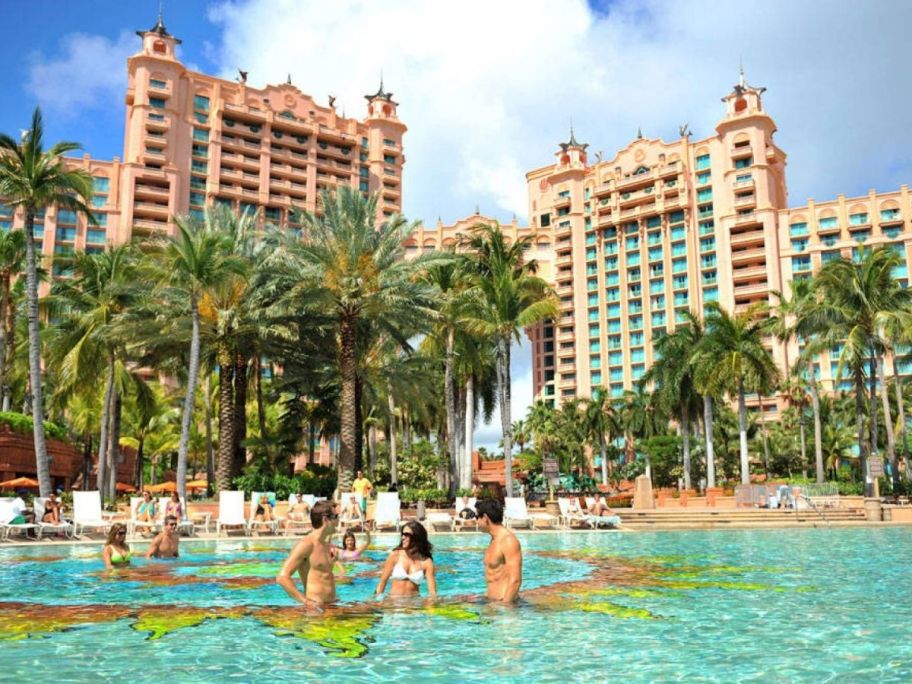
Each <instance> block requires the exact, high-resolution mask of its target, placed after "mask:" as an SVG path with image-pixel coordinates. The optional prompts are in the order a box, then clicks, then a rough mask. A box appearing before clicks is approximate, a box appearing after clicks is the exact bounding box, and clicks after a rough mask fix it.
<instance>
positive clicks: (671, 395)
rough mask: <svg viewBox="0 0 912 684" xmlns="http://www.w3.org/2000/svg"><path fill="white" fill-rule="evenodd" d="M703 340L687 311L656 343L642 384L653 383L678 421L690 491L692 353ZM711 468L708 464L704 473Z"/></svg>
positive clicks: (694, 404) (694, 409) (694, 400)
mask: <svg viewBox="0 0 912 684" xmlns="http://www.w3.org/2000/svg"><path fill="white" fill-rule="evenodd" d="M702 339H703V326H702V325H701V323H700V319H699V318H697V317H696V316H695V315H694V314H693V313H692V312H690V311H688V312H687V314H686V318H685V321H684V323H683V325H679V326H678V327H677V328H676V329H675V331H674V332H673V333H671V334H669V335H663V336H662V337H660V338H659V339H658V340H657V341H656V344H655V353H656V356H657V359H656V361H655V363H653V364H652V366H651V367H650V368H649V370H648V371H647V372H646V373H645V374H644V375H643V377H642V378H641V380H640V382H641V383H643V384H647V383H650V382H652V383H655V385H656V394H657V396H658V398H659V401H660V402H662V405H663V408H664V410H665V411H666V412H668V413H675V414H677V417H678V418H680V421H681V433H682V436H683V440H684V488H685V489H690V486H691V485H690V425H691V416H692V415H694V414H696V413H698V412H699V406H700V402H701V397H700V395H699V394H698V393H697V389H696V382H695V380H694V364H693V355H694V350H695V349H696V348H697V347H698V346H699V344H700V341H701V340H702ZM709 470H710V467H709V464H707V472H709Z"/></svg>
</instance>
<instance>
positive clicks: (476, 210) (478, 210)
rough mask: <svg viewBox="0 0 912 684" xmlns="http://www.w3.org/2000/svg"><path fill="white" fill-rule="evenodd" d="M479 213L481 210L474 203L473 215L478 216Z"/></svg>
mask: <svg viewBox="0 0 912 684" xmlns="http://www.w3.org/2000/svg"><path fill="white" fill-rule="evenodd" d="M480 214H481V210H480V209H479V208H478V205H477V204H476V205H475V216H478V215H480Z"/></svg>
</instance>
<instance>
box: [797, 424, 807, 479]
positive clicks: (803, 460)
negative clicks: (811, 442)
mask: <svg viewBox="0 0 912 684" xmlns="http://www.w3.org/2000/svg"><path fill="white" fill-rule="evenodd" d="M799 410H800V409H799ZM798 439H799V441H800V443H801V477H807V476H808V472H807V470H808V469H807V435H806V430H805V429H804V418H803V417H799V418H798Z"/></svg>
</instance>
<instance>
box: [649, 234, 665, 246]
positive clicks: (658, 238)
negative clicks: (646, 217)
mask: <svg viewBox="0 0 912 684" xmlns="http://www.w3.org/2000/svg"><path fill="white" fill-rule="evenodd" d="M647 242H648V243H649V244H650V245H660V244H662V233H660V232H659V231H655V232H652V233H648V234H647Z"/></svg>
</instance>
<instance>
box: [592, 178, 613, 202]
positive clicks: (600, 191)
mask: <svg viewBox="0 0 912 684" xmlns="http://www.w3.org/2000/svg"><path fill="white" fill-rule="evenodd" d="M613 190H614V187H613V183H612V181H607V182H605V183H602V184H601V185H599V186H598V187H597V188H596V189H595V196H596V197H597V198H599V197H607V196H608V195H610V194H611V193H612V192H613Z"/></svg>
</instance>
